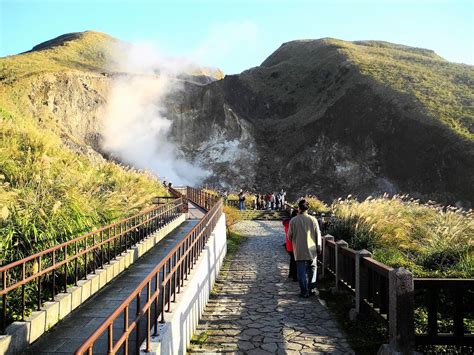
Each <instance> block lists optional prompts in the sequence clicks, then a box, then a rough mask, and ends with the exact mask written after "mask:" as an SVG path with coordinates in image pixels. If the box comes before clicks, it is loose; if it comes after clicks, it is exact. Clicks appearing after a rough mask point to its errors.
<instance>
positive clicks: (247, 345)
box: [237, 341, 255, 351]
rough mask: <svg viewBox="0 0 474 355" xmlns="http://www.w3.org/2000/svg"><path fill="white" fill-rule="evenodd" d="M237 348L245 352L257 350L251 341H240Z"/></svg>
mask: <svg viewBox="0 0 474 355" xmlns="http://www.w3.org/2000/svg"><path fill="white" fill-rule="evenodd" d="M237 346H238V347H239V350H243V351H248V350H251V349H255V345H253V344H252V343H251V342H249V341H239V342H238V343H237Z"/></svg>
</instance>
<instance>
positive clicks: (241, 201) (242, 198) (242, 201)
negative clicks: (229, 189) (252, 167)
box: [239, 189, 245, 211]
mask: <svg viewBox="0 0 474 355" xmlns="http://www.w3.org/2000/svg"><path fill="white" fill-rule="evenodd" d="M239 210H241V211H243V210H245V196H244V191H243V190H242V189H240V193H239Z"/></svg>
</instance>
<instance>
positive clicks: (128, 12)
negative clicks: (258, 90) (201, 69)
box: [0, 0, 474, 74]
mask: <svg viewBox="0 0 474 355" xmlns="http://www.w3.org/2000/svg"><path fill="white" fill-rule="evenodd" d="M88 29H92V30H97V31H102V32H106V33H109V34H110V35H112V36H114V37H117V38H120V39H123V40H127V41H132V42H136V41H138V42H152V43H153V44H154V45H156V46H157V47H158V48H159V49H160V51H161V52H163V53H165V54H166V55H171V56H179V57H188V58H191V59H192V60H194V61H197V62H199V63H201V64H205V65H211V66H216V67H219V68H221V69H223V70H224V72H225V73H227V74H232V73H238V72H241V71H242V70H245V69H248V68H250V67H254V66H257V65H259V64H260V63H261V62H262V61H263V60H264V59H265V58H266V57H267V56H269V55H270V54H271V53H272V52H273V51H274V50H275V49H277V48H278V47H279V46H280V44H281V43H283V42H287V41H290V40H294V39H303V38H305V39H306V38H321V37H334V38H339V39H343V40H363V39H373V40H385V41H389V42H395V43H401V44H406V45H410V46H416V47H423V48H429V49H433V50H435V51H436V52H437V53H438V54H439V55H441V56H442V57H444V58H446V59H448V60H450V61H454V62H462V63H467V64H471V65H472V64H474V1H473V0H470V1H464V0H399V1H394V0H378V1H374V0H365V1H356V0H353V1H349V0H332V1H329V0H325V1H317V0H313V1H309V0H305V1H298V0H294V1H287V0H273V1H271V0H255V1H250V0H247V1H237V0H227V1H217V0H201V1H198V0H195V1H192V0H189V1H184V0H175V1H159V0H154V1H152V0H137V1H131V0H128V1H122V0H96V1H94V0H85V1H74V0H73V1H66V0H62V1H58V0H49V1H41V0H0V56H2V57H3V56H6V55H11V54H16V53H20V52H23V51H26V50H29V49H31V47H33V46H34V45H36V44H38V43H40V42H43V41H46V40H48V39H51V38H54V37H56V36H59V35H61V34H64V33H68V32H77V31H84V30H88Z"/></svg>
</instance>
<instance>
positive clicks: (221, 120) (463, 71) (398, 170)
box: [0, 32, 474, 206]
mask: <svg viewBox="0 0 474 355" xmlns="http://www.w3.org/2000/svg"><path fill="white" fill-rule="evenodd" d="M68 36H69V37H68ZM70 36H71V34H69V35H66V37H62V38H61V36H59V37H57V38H56V39H53V40H52V41H53V42H52V43H51V41H46V42H43V43H42V44H40V47H39V48H40V49H41V48H44V49H41V50H40V51H36V53H30V52H29V53H26V54H25V56H26V57H22V56H21V55H20V56H17V57H15V58H14V59H15V60H17V59H18V61H16V62H15V60H13V61H12V57H7V59H5V58H0V83H2V84H5V85H4V87H7V88H8V87H10V89H11V88H15V84H14V83H13V82H12V80H11V77H14V76H15V75H16V74H18V73H19V74H25V75H29V76H30V77H31V75H33V76H35V75H39V76H38V77H37V78H38V80H37V81H38V82H35V79H34V78H32V79H31V80H30V79H28V80H30V81H31V83H29V82H28V80H26V79H25V80H26V81H25V83H23V84H22V89H21V90H19V89H18V88H15V90H17V91H16V92H17V93H16V94H15V96H16V97H20V98H21V102H22V103H23V104H22V105H23V106H24V107H25V110H26V111H28V112H30V113H31V115H32V116H35V117H37V118H38V117H40V116H41V117H42V115H45V113H44V112H48V113H47V116H49V117H54V120H55V121H56V122H59V123H62V124H63V125H64V124H66V126H70V127H72V128H67V129H66V131H67V132H68V134H71V135H72V136H74V137H75V136H78V135H80V136H82V137H87V136H88V137H93V139H85V144H88V145H91V147H93V148H94V149H96V150H97V149H98V148H99V147H100V124H96V123H100V120H101V112H100V107H102V105H104V104H105V103H106V101H107V87H108V86H109V85H110V83H111V80H113V76H108V75H107V73H106V71H104V61H105V58H106V57H107V55H108V54H107V52H106V50H104V49H103V48H104V47H101V43H102V42H101V38H102V39H103V38H107V37H104V36H108V35H105V34H97V33H96V32H90V33H86V34H83V35H82V37H81V38H82V39H78V37H76V36H78V35H77V34H72V37H74V38H72V39H71V37H70ZM95 37H97V38H95ZM58 38H59V40H58ZM84 38H85V39H84ZM110 38H111V37H110ZM63 40H67V41H65V42H64V41H63ZM114 40H115V39H114ZM62 41H63V42H62ZM81 41H83V42H81ZM116 41H118V40H116ZM48 43H49V45H48ZM51 45H52V47H51ZM102 45H105V48H106V49H107V45H108V44H107V40H105V41H104V43H102ZM48 46H49V47H48ZM74 46H76V47H74ZM37 48H38V47H37ZM81 48H85V49H86V50H82V51H81V50H80V52H81V53H82V54H83V55H82V56H76V57H75V58H74V53H76V52H74V51H75V50H76V49H81ZM88 50H89V51H90V52H88ZM48 51H49V52H48ZM64 51H66V52H67V53H66V54H63V53H62V52H64ZM41 53H52V56H53V57H54V56H55V55H56V56H58V55H62V57H56V59H57V60H58V61H59V62H55V61H54V60H53V62H52V63H53V64H54V65H53V64H51V67H49V68H46V69H47V70H44V68H38V61H40V58H38V55H40V54H41ZM101 53H102V54H101ZM104 53H105V54H104ZM29 55H33V57H31V58H30V57H28V56H29ZM56 59H55V60H56ZM68 60H69V62H68ZM35 61H36V62H35ZM32 62H33V64H35V65H33V66H32V67H30V69H28V68H27V66H28V64H31V63H32ZM68 63H69V64H70V65H71V66H70V67H68V65H69V64H68ZM71 63H72V64H71ZM75 65H79V67H75ZM31 68H32V69H31ZM67 68H70V69H71V68H72V69H74V71H75V72H77V74H68V75H71V76H70V78H69V79H67V78H63V79H61V76H60V75H63V74H59V73H60V72H61V70H63V69H67ZM473 68H474V67H472V66H468V65H464V64H453V63H450V62H448V61H446V60H444V59H443V58H441V57H439V56H438V55H437V54H436V53H434V52H433V51H431V50H427V49H422V48H421V49H420V48H414V47H408V46H404V45H398V44H392V43H388V42H383V41H354V42H347V41H342V40H338V39H333V38H323V39H317V40H296V41H290V42H286V43H284V44H282V45H281V46H280V47H279V48H278V49H277V50H276V51H275V52H273V53H272V54H271V55H270V56H269V57H268V58H267V59H266V60H264V61H263V62H262V64H261V65H260V66H257V67H253V68H250V69H248V70H245V71H243V72H242V73H241V74H235V75H227V76H225V77H224V78H221V79H219V80H211V82H208V81H206V80H204V81H203V80H198V81H196V82H193V80H189V78H187V77H184V78H183V80H184V90H183V91H182V92H180V93H179V94H175V95H173V96H170V97H169V98H167V100H166V111H167V116H168V118H169V119H171V120H172V122H173V125H172V138H173V139H174V140H175V142H176V144H177V146H178V147H179V149H180V150H181V151H182V153H183V155H184V156H186V157H187V158H188V159H189V160H190V161H194V162H196V163H197V164H201V165H203V166H205V167H206V168H207V169H208V170H210V171H212V174H211V176H210V177H209V179H208V180H207V182H208V183H212V184H221V185H223V186H227V187H240V186H242V187H247V188H256V189H258V190H260V191H266V190H273V189H277V188H280V187H285V188H286V189H288V190H292V191H294V194H295V195H300V194H305V193H314V192H316V193H318V194H319V195H320V196H321V197H322V198H323V199H325V200H331V199H333V198H337V197H339V196H342V195H345V194H349V193H351V194H353V195H358V196H360V197H364V196H368V195H374V194H382V193H384V192H389V193H410V194H412V195H414V196H415V197H420V198H423V199H437V200H439V201H440V202H446V203H456V202H458V201H459V202H460V203H462V204H463V205H465V206H471V204H472V201H474V196H473V191H472V189H471V188H470V187H469V186H473V185H474V179H473V176H472V171H474V167H473V163H472V162H473V160H474V159H473V157H474V153H473V152H474V147H473V134H474V128H473V127H474V112H473V111H472V109H469V107H474V92H473V89H472V87H474V69H473ZM27 69H28V70H27ZM39 69H42V71H41V70H39ZM12 73H13V74H12ZM41 73H49V74H48V75H50V76H51V79H48V80H49V83H48V84H47V85H46V84H42V83H45V81H44V79H41V78H40V76H41V75H43V74H41ZM87 73H94V74H93V76H92V77H90V76H89V74H87ZM75 78H77V80H76V79H75ZM58 80H59V81H58ZM61 82H62V83H63V84H60V86H59V87H63V88H64V89H63V90H65V92H64V93H63V92H58V91H57V90H55V88H54V87H55V85H58V84H59V83H61ZM71 82H75V84H71ZM66 83H69V84H66ZM81 83H82V84H81ZM84 85H85V86H86V87H87V88H86V87H84ZM33 86H35V87H39V89H36V91H35V93H34V94H32V92H31V89H28V87H33ZM25 88H26V89H25ZM2 90H5V88H4V89H2ZM28 90H30V92H29V93H27V91H28ZM20 91H21V92H20ZM66 93H70V94H71V95H72V96H70V97H76V98H75V99H74V100H77V101H74V102H75V103H76V102H77V105H76V107H75V108H74V110H72V111H71V110H69V109H63V108H67V107H68V105H69V103H68V101H67V99H66V97H67V95H65V94H66ZM28 95H30V96H31V97H29V96H28ZM4 97H5V95H4ZM41 98H48V99H47V100H46V101H44V99H41ZM16 100H17V102H19V101H18V100H19V99H16ZM4 102H5V100H4ZM45 102H47V104H45ZM89 102H90V103H92V102H95V103H94V104H93V105H92V106H90V104H88V103H89ZM88 105H89V106H88ZM0 107H2V100H1V95H0ZM5 107H8V105H3V110H5ZM10 107H11V105H10ZM28 107H34V108H35V109H34V110H33V109H29V108H28ZM87 107H97V110H95V111H94V113H91V112H90V109H86V108H87ZM68 110H69V111H68ZM81 110H82V112H83V113H81ZM42 112H43V113H42ZM60 112H63V113H62V114H60ZM68 112H69V113H68ZM71 113H72V114H71ZM91 115H92V116H91ZM74 117H77V118H74ZM91 117H93V119H92V121H91V120H90V118H91ZM94 117H95V118H94ZM88 119H89V121H88ZM71 120H73V122H72V123H71ZM44 121H45V119H43V122H44ZM86 122H89V123H88V126H87V127H86V126H84V127H83V128H84V129H82V128H81V129H80V130H78V129H75V128H74V127H80V126H81V125H84V124H85V123H86ZM78 132H79V133H78ZM80 132H82V133H80ZM83 141H84V140H83ZM229 142H230V143H229ZM222 157H226V159H227V160H225V159H224V160H223V158H222ZM303 170H305V171H307V172H308V174H307V175H308V176H306V177H301V176H299V175H297V176H296V178H295V177H293V176H294V175H295V174H296V173H297V172H299V171H303ZM164 174H166V173H164Z"/></svg>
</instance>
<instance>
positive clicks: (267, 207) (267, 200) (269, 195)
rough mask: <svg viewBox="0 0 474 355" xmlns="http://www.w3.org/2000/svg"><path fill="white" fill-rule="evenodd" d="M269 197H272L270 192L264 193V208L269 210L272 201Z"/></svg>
mask: <svg viewBox="0 0 474 355" xmlns="http://www.w3.org/2000/svg"><path fill="white" fill-rule="evenodd" d="M271 199H272V194H271V193H270V192H268V193H267V194H266V195H265V204H266V206H265V208H266V209H268V210H270V209H271V208H272V203H271Z"/></svg>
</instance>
